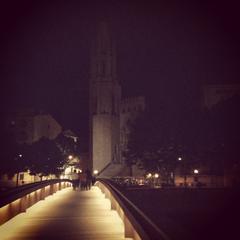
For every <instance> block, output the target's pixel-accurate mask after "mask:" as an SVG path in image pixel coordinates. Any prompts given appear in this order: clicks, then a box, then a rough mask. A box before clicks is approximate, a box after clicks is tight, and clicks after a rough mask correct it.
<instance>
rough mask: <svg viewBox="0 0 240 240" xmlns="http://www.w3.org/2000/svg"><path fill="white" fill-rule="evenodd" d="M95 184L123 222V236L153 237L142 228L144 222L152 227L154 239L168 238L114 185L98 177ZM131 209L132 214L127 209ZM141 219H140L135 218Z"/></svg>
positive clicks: (135, 239) (145, 239)
mask: <svg viewBox="0 0 240 240" xmlns="http://www.w3.org/2000/svg"><path fill="white" fill-rule="evenodd" d="M96 185H97V186H98V187H99V188H100V189H101V191H102V192H103V193H104V194H105V196H106V198H108V199H109V200H110V202H111V208H112V209H113V210H116V211H117V212H118V214H119V216H120V217H121V219H122V221H123V223H124V230H125V237H126V238H132V239H134V240H139V239H144V240H149V239H153V238H152V236H151V235H150V234H149V233H148V232H146V231H145V230H144V228H143V227H142V222H145V223H146V224H147V225H148V226H150V228H151V229H153V231H154V233H156V235H155V234H154V236H155V237H157V238H154V239H159V240H169V237H168V236H167V235H166V234H165V233H164V232H163V231H162V230H161V229H159V228H158V227H157V226H156V225H155V224H154V223H153V222H152V221H151V220H150V219H149V218H148V217H147V216H146V215H145V214H144V213H143V212H142V211H141V210H140V209H139V208H137V207H136V206H135V205H134V204H133V203H132V202H131V201H129V200H128V199H127V198H126V197H125V196H124V195H123V194H122V193H121V192H120V191H119V190H118V189H117V188H116V187H115V186H113V185H112V184H111V183H110V182H109V181H107V180H104V179H101V180H100V179H99V180H98V181H97V182H96ZM130 208H131V209H133V210H134V211H135V212H136V213H137V214H133V213H132V211H130V210H129V209H130ZM136 216H138V217H139V218H141V219H143V221H141V224H140V221H139V219H137V217H136Z"/></svg>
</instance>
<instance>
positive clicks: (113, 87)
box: [89, 22, 145, 177]
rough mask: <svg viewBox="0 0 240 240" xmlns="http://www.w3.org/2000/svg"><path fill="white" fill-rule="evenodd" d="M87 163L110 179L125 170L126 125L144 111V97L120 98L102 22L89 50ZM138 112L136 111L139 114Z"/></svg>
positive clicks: (113, 54)
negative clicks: (88, 152)
mask: <svg viewBox="0 0 240 240" xmlns="http://www.w3.org/2000/svg"><path fill="white" fill-rule="evenodd" d="M89 96H90V99H89V103H90V111H89V112H90V160H91V168H92V170H93V171H94V170H97V171H98V172H99V174H100V176H107V177H112V176H116V175H119V174H120V172H123V171H124V167H125V165H124V159H123V158H122V152H123V150H124V147H126V145H127V137H128V134H129V129H128V127H127V124H128V123H129V121H132V120H133V119H135V118H136V116H137V112H139V111H140V110H143V109H144V107H145V101H144V98H143V97H138V98H132V99H131V98H130V99H122V89H121V86H120V84H119V81H118V79H117V73H116V49H115V46H114V43H113V41H112V39H111V36H110V34H109V30H108V26H107V24H106V23H105V22H102V23H100V25H99V28H98V32H97V38H96V41H95V42H94V44H93V47H92V53H91V70H90V94H89ZM138 110H139V111H138Z"/></svg>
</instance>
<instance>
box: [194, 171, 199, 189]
mask: <svg viewBox="0 0 240 240" xmlns="http://www.w3.org/2000/svg"><path fill="white" fill-rule="evenodd" d="M193 173H194V175H195V176H194V181H195V184H196V186H197V184H198V174H199V170H198V169H194V170H193Z"/></svg>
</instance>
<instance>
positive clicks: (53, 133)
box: [6, 109, 62, 144]
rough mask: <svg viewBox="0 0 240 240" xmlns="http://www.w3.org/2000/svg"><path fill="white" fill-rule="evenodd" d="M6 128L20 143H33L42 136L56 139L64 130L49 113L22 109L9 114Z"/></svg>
mask: <svg viewBox="0 0 240 240" xmlns="http://www.w3.org/2000/svg"><path fill="white" fill-rule="evenodd" d="M6 129H8V131H9V132H11V133H12V135H13V136H14V138H15V139H16V141H17V142H18V143H19V144H24V143H26V144H32V143H34V142H37V141H38V140H40V139H41V138H42V137H45V138H48V139H50V140H53V139H55V138H56V137H57V136H58V135H59V134H60V133H61V131H62V127H61V126H60V125H59V123H58V122H57V121H56V120H55V119H54V118H53V117H52V116H51V115H50V114H47V113H40V112H36V111H34V110H31V109H24V110H23V109H21V110H17V111H13V112H11V113H9V114H8V116H7V119H6Z"/></svg>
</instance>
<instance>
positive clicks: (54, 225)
mask: <svg viewBox="0 0 240 240" xmlns="http://www.w3.org/2000/svg"><path fill="white" fill-rule="evenodd" d="M0 236H1V237H0V238H1V240H40V239H41V240H42V239H44V240H49V239H51V240H53V239H58V240H79V239H81V240H85V239H87V240H90V239H91V240H108V239H109V240H123V239H125V240H126V239H130V238H125V237H124V225H123V222H122V220H121V218H120V217H119V216H118V214H117V212H116V211H114V210H111V206H110V201H109V200H108V199H106V198H105V196H104V194H102V193H101V191H100V189H99V188H98V187H96V186H93V187H92V189H91V190H89V191H73V190H72V189H71V188H66V189H63V190H61V191H58V192H57V193H55V194H54V195H52V196H49V197H47V198H46V199H45V200H42V201H40V202H38V203H36V204H35V205H33V206H32V207H30V208H28V209H27V212H26V213H21V214H19V215H18V216H16V217H14V218H13V219H11V220H10V221H8V222H6V223H5V224H3V225H2V226H0Z"/></svg>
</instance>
